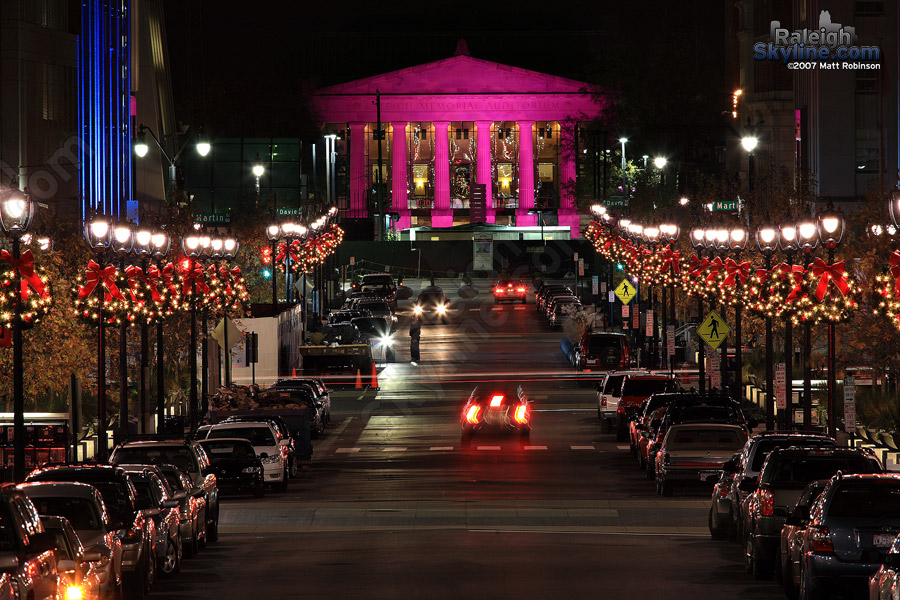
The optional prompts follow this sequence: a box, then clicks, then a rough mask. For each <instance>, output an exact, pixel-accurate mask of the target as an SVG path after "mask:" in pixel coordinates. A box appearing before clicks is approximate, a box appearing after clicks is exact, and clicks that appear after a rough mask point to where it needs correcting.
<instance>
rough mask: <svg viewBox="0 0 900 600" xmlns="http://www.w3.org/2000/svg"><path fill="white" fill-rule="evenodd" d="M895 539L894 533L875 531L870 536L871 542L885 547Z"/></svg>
mask: <svg viewBox="0 0 900 600" xmlns="http://www.w3.org/2000/svg"><path fill="white" fill-rule="evenodd" d="M895 539H897V534H896V533H876V534H875V535H874V536H872V544H873V545H875V546H877V547H879V548H887V547H889V546H890V545H891V544H893V543H894V540H895Z"/></svg>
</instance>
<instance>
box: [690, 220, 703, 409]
mask: <svg viewBox="0 0 900 600" xmlns="http://www.w3.org/2000/svg"><path fill="white" fill-rule="evenodd" d="M691 246H693V247H694V251H695V252H696V253H697V259H698V261H697V262H698V263H702V262H703V249H704V248H705V247H706V230H705V229H703V228H702V227H695V228H693V229H692V230H691ZM692 260H693V259H692ZM692 270H693V269H692ZM689 275H691V274H689ZM697 318H698V319H699V320H700V321H702V320H703V296H702V295H700V294H697ZM698 329H699V328H698ZM698 350H699V352H698V356H697V363H698V367H699V369H700V382H699V383H700V385H699V389H700V395H701V396H702V395H703V394H705V393H706V347H705V346H704V345H703V343H702V342H701V343H700V344H699V346H698Z"/></svg>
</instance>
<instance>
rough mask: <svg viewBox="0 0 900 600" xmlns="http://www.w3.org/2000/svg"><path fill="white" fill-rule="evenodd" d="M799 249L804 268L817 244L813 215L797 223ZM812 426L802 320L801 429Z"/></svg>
mask: <svg viewBox="0 0 900 600" xmlns="http://www.w3.org/2000/svg"><path fill="white" fill-rule="evenodd" d="M797 234H798V237H799V241H800V249H801V250H802V251H803V255H804V257H805V261H804V265H803V266H804V270H806V271H808V270H809V267H810V264H812V254H813V252H815V250H816V248H817V247H818V245H819V227H818V221H817V220H816V219H815V218H814V217H804V218H803V219H801V220H800V221H798V223H797ZM810 427H812V323H811V321H810V319H804V320H803V429H804V430H806V431H809V429H810Z"/></svg>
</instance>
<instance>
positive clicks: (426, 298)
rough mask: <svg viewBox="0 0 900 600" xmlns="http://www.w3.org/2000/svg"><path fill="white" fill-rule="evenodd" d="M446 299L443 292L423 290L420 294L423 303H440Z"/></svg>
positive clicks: (420, 300)
mask: <svg viewBox="0 0 900 600" xmlns="http://www.w3.org/2000/svg"><path fill="white" fill-rule="evenodd" d="M443 301H444V294H443V293H442V292H422V293H421V294H419V302H420V303H421V304H440V303H442V302H443Z"/></svg>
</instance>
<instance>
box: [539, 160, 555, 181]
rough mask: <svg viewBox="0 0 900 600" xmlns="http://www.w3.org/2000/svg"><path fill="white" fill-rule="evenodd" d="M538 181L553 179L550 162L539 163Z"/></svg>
mask: <svg viewBox="0 0 900 600" xmlns="http://www.w3.org/2000/svg"><path fill="white" fill-rule="evenodd" d="M538 181H553V164H552V163H540V164H539V165H538Z"/></svg>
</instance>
